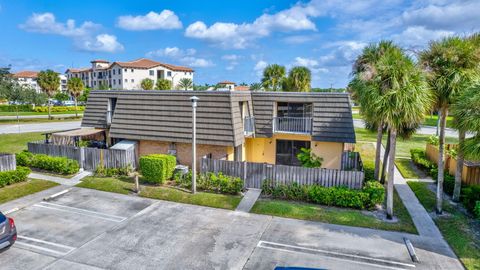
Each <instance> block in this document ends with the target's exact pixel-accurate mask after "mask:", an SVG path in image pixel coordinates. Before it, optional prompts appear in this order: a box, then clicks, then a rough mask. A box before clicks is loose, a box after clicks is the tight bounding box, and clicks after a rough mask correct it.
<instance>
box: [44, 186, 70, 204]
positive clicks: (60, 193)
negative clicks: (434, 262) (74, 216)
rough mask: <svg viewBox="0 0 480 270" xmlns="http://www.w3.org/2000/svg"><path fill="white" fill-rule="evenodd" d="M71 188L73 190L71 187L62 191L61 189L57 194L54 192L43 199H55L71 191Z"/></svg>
mask: <svg viewBox="0 0 480 270" xmlns="http://www.w3.org/2000/svg"><path fill="white" fill-rule="evenodd" d="M70 190H71V188H68V189H65V190H62V191H60V192H58V193H55V194H53V195H51V196H48V197H45V198H43V200H44V201H47V202H48V201H50V200H53V199H55V198H56V197H58V196H61V195H63V194H65V193H67V192H69V191H70Z"/></svg>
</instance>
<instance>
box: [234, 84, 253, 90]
mask: <svg viewBox="0 0 480 270" xmlns="http://www.w3.org/2000/svg"><path fill="white" fill-rule="evenodd" d="M235 91H250V86H248V85H237V86H235Z"/></svg>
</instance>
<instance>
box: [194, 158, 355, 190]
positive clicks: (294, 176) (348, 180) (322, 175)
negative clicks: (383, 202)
mask: <svg viewBox="0 0 480 270" xmlns="http://www.w3.org/2000/svg"><path fill="white" fill-rule="evenodd" d="M200 172H202V173H205V172H214V173H218V172H221V173H223V174H225V175H230V176H235V177H240V178H241V179H242V180H243V182H244V187H245V188H261V187H262V182H263V181H264V180H266V179H268V180H272V181H274V182H275V184H291V183H298V184H300V185H321V186H325V187H335V186H347V187H349V188H353V189H360V188H362V186H363V180H364V172H363V171H343V170H333V169H323V168H304V167H297V166H285V165H272V164H267V163H254V162H241V161H228V160H218V159H209V158H202V160H201V163H200Z"/></svg>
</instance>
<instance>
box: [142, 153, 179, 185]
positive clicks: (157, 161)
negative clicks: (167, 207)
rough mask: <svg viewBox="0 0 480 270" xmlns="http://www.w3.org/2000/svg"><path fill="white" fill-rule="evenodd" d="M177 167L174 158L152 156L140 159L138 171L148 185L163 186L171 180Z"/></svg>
mask: <svg viewBox="0 0 480 270" xmlns="http://www.w3.org/2000/svg"><path fill="white" fill-rule="evenodd" d="M176 165H177V160H176V158H175V156H172V155H164V154H153V155H148V156H143V157H140V171H141V173H142V176H143V177H144V180H145V181H146V182H148V183H153V184H163V183H164V182H165V181H166V180H168V179H171V178H172V176H173V171H174V170H175V166H176Z"/></svg>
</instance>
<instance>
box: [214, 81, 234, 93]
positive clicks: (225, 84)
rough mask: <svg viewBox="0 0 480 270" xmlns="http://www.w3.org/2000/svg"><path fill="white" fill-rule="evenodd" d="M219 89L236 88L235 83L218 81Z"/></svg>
mask: <svg viewBox="0 0 480 270" xmlns="http://www.w3.org/2000/svg"><path fill="white" fill-rule="evenodd" d="M217 90H229V91H233V90H235V83H234V82H230V81H223V82H218V83H217Z"/></svg>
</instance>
